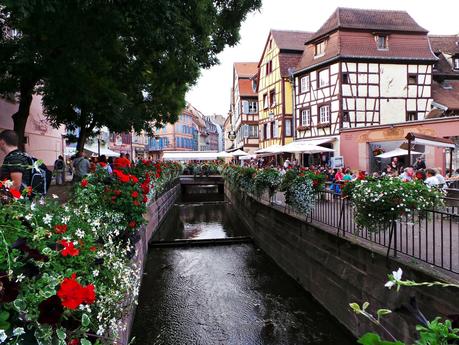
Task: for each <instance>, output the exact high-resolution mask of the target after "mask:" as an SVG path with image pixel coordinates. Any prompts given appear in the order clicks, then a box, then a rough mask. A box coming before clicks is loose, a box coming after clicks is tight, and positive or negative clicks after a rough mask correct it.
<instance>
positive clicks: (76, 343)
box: [67, 338, 80, 345]
mask: <svg viewBox="0 0 459 345" xmlns="http://www.w3.org/2000/svg"><path fill="white" fill-rule="evenodd" d="M79 344H80V340H79V339H76V338H75V339H72V340H70V341H69V342H68V343H67V345H79Z"/></svg>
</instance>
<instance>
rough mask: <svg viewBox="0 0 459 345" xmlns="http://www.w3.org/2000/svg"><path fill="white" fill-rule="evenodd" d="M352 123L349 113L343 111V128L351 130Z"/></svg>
mask: <svg viewBox="0 0 459 345" xmlns="http://www.w3.org/2000/svg"><path fill="white" fill-rule="evenodd" d="M350 122H351V117H350V116H349V112H348V111H346V110H345V111H343V117H342V119H341V126H342V127H343V128H349V126H350Z"/></svg>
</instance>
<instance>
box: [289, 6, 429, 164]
mask: <svg viewBox="0 0 459 345" xmlns="http://www.w3.org/2000/svg"><path fill="white" fill-rule="evenodd" d="M436 60H437V58H436V57H435V55H434V54H433V52H432V50H431V48H430V44H429V39H428V36H427V30H425V29H424V28H422V27H421V26H419V25H418V24H417V23H416V22H415V21H414V19H413V18H412V17H411V16H410V15H409V14H408V13H406V12H403V11H385V10H364V9H350V8H338V9H337V10H336V11H335V12H334V13H333V14H332V15H331V16H330V18H329V19H328V20H327V21H326V22H325V23H324V24H323V25H322V27H321V28H320V29H319V30H318V31H317V32H316V33H315V34H314V35H313V36H312V37H310V38H309V39H308V40H307V41H306V42H305V49H304V52H303V55H302V57H301V60H300V62H299V64H298V66H297V68H296V71H295V72H294V76H295V78H294V84H295V125H296V138H297V139H298V140H308V139H322V142H325V141H326V140H327V138H328V139H329V140H330V141H332V140H334V139H335V138H336V139H339V134H340V132H341V131H342V130H344V129H347V128H349V129H352V128H361V127H366V128H368V127H371V126H378V125H385V124H395V123H405V122H412V121H418V120H422V119H424V117H425V116H426V114H428V113H429V111H430V109H431V102H432V98H431V83H432V65H433V63H434V62H435V61H436ZM367 146H368V145H367ZM333 148H334V149H335V152H336V153H337V154H339V152H340V143H339V140H335V141H334V142H333ZM355 154H356V152H354V155H355ZM364 156H365V157H367V154H365V155H364ZM361 168H363V167H361Z"/></svg>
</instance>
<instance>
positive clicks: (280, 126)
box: [257, 30, 312, 148]
mask: <svg viewBox="0 0 459 345" xmlns="http://www.w3.org/2000/svg"><path fill="white" fill-rule="evenodd" d="M311 35H312V34H311V33H308V32H299V31H277V30H271V31H270V33H269V35H268V39H267V41H266V44H265V48H264V50H263V54H262V56H261V59H260V62H259V64H258V78H257V79H258V80H257V92H258V109H259V131H260V136H259V147H260V148H266V147H269V146H271V145H275V144H277V145H285V144H288V143H290V142H292V141H293V136H294V133H293V116H292V114H293V94H292V91H293V90H292V83H291V74H292V72H293V68H295V67H296V65H297V64H298V62H299V60H300V58H301V55H302V53H303V49H304V43H305V41H306V40H307V39H309V38H310V37H311Z"/></svg>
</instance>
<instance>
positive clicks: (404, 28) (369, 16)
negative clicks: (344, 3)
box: [310, 7, 427, 41]
mask: <svg viewBox="0 0 459 345" xmlns="http://www.w3.org/2000/svg"><path fill="white" fill-rule="evenodd" d="M337 29H354V30H355V29H358V30H372V31H384V32H386V31H392V32H394V31H397V32H417V33H427V30H426V29H424V28H422V27H421V26H419V24H418V23H416V22H415V21H414V19H413V18H412V17H411V16H410V15H409V14H408V13H407V12H405V11H388V10H366V9H357V8H342V7H338V8H337V9H336V10H335V12H333V14H332V15H331V16H330V18H328V20H327V21H326V22H325V24H323V25H322V27H321V28H320V29H319V30H318V31H317V32H316V33H315V34H314V35H313V36H312V37H311V38H310V41H314V40H316V39H318V38H320V37H322V36H324V35H327V34H329V33H331V32H333V31H335V30H337Z"/></svg>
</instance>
